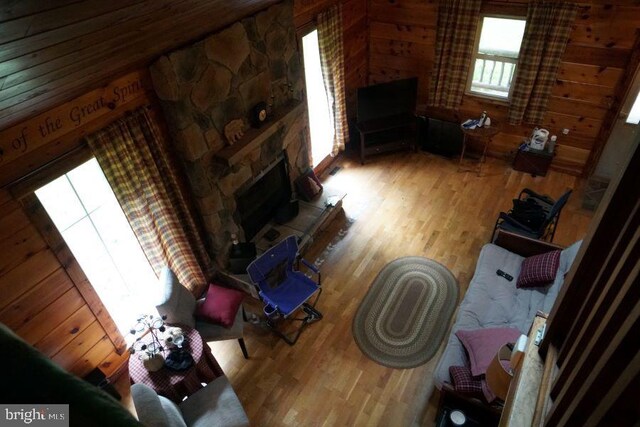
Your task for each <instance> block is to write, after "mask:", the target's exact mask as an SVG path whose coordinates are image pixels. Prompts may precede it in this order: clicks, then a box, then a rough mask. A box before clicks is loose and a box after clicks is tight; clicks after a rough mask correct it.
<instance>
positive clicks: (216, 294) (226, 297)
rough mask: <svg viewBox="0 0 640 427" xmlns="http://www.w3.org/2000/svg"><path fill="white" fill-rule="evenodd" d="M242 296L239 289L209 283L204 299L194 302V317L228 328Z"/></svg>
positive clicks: (234, 316) (231, 323)
mask: <svg viewBox="0 0 640 427" xmlns="http://www.w3.org/2000/svg"><path fill="white" fill-rule="evenodd" d="M242 298H243V295H242V292H240V291H237V290H235V289H229V288H223V287H222V286H218V285H216V284H215V283H211V284H210V285H209V289H208V290H207V296H206V297H205V299H204V301H202V302H200V301H198V302H197V303H196V318H197V319H198V320H204V321H209V322H213V323H217V324H219V325H222V326H224V327H225V328H230V327H231V326H232V325H233V321H234V319H235V318H236V314H237V313H238V309H239V308H240V304H242Z"/></svg>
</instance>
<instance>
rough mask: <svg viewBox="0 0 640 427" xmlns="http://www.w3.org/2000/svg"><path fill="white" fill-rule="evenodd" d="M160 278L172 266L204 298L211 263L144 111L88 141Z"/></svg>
mask: <svg viewBox="0 0 640 427" xmlns="http://www.w3.org/2000/svg"><path fill="white" fill-rule="evenodd" d="M86 140H87V143H88V144H89V147H90V148H91V150H92V151H93V154H94V155H95V156H96V159H97V161H98V163H99V164H100V167H101V168H102V170H103V172H104V174H105V176H106V178H107V181H109V184H110V185H111V188H112V189H113V192H114V193H115V195H116V198H117V199H118V202H119V203H120V206H121V207H122V210H123V211H124V213H125V215H126V217H127V219H128V221H129V224H131V228H132V229H133V231H134V233H135V235H136V237H137V238H138V241H139V242H140V245H141V246H142V249H143V251H144V253H145V255H146V256H147V259H148V260H149V263H150V264H151V267H152V268H153V270H154V271H155V272H156V274H157V275H159V274H160V271H161V269H162V267H163V266H164V265H168V266H169V267H170V268H171V269H172V270H173V271H174V272H175V273H176V276H177V277H178V279H179V280H180V283H182V285H184V286H185V287H187V288H188V289H189V290H191V291H192V292H193V293H194V294H195V295H200V294H201V293H202V291H203V290H204V287H205V286H206V284H207V277H206V273H208V272H209V268H210V259H209V256H208V254H207V252H206V250H205V247H204V244H203V242H202V240H201V238H200V235H199V233H198V227H197V226H196V223H195V221H194V219H193V217H192V215H191V212H190V210H189V208H188V204H187V202H186V200H185V198H184V195H183V194H182V191H181V189H180V186H179V184H178V180H177V177H176V175H175V170H176V169H175V165H173V164H172V160H171V159H170V157H169V155H168V152H167V148H166V142H165V141H164V140H163V138H162V136H161V133H160V132H159V130H158V128H157V126H156V124H155V123H154V122H153V120H152V119H151V117H150V115H149V112H148V111H147V109H146V108H141V109H138V110H137V111H135V112H133V113H131V114H128V115H127V116H126V117H124V118H122V119H120V120H117V121H116V122H115V123H113V124H111V125H109V126H107V127H106V128H104V129H102V130H100V131H98V132H96V133H94V134H92V135H90V136H88V137H87V138H86Z"/></svg>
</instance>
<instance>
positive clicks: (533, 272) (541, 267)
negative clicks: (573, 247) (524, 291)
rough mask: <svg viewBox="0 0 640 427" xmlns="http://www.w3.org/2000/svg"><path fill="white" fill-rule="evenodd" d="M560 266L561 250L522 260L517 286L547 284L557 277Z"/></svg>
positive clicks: (530, 286) (527, 286) (525, 286)
mask: <svg viewBox="0 0 640 427" xmlns="http://www.w3.org/2000/svg"><path fill="white" fill-rule="evenodd" d="M559 266H560V251H551V252H547V253H545V254H540V255H534V256H530V257H529V258H526V259H525V260H524V261H522V266H521V267H520V275H519V276H518V282H517V283H516V287H517V288H535V287H539V286H546V285H549V284H551V283H553V281H554V280H555V278H556V272H557V271H558V267H559Z"/></svg>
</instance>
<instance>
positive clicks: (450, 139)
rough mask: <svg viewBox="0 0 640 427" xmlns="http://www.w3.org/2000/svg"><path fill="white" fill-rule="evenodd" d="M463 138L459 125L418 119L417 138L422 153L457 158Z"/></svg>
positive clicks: (424, 118) (429, 119)
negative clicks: (426, 152)
mask: <svg viewBox="0 0 640 427" xmlns="http://www.w3.org/2000/svg"><path fill="white" fill-rule="evenodd" d="M463 137H464V135H463V133H462V129H460V124H459V123H455V122H445V121H443V120H438V119H432V118H426V117H419V120H418V138H419V141H420V149H421V150H423V151H428V152H430V153H433V154H439V155H441V156H445V157H456V156H459V155H460V152H461V151H462V138H463Z"/></svg>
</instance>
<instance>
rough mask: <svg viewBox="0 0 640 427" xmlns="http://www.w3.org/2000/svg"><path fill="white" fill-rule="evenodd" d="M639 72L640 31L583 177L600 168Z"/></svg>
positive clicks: (639, 30)
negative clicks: (608, 143) (612, 133)
mask: <svg viewBox="0 0 640 427" xmlns="http://www.w3.org/2000/svg"><path fill="white" fill-rule="evenodd" d="M638 72H640V29H637V30H636V39H635V42H634V44H633V49H632V51H631V56H630V57H629V60H628V62H627V65H626V67H624V74H623V75H622V78H621V79H620V82H619V83H618V86H617V87H616V90H615V93H614V96H613V102H612V103H611V106H610V107H609V109H608V110H607V113H606V115H605V117H604V119H603V121H602V126H600V131H599V132H598V136H597V137H596V140H595V143H594V145H593V147H592V148H591V151H590V152H589V158H588V159H587V164H586V165H585V167H584V169H583V173H582V176H583V177H589V176H591V175H592V174H593V173H594V171H595V169H596V166H598V162H599V161H600V156H602V152H603V150H604V146H605V145H606V144H607V142H608V140H609V137H610V136H611V132H612V131H613V127H614V126H615V124H616V122H617V119H618V116H619V115H620V112H621V110H622V106H623V105H624V101H625V99H626V97H627V96H628V95H629V91H630V89H631V86H632V84H633V80H634V79H635V76H636V73H638Z"/></svg>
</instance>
